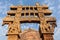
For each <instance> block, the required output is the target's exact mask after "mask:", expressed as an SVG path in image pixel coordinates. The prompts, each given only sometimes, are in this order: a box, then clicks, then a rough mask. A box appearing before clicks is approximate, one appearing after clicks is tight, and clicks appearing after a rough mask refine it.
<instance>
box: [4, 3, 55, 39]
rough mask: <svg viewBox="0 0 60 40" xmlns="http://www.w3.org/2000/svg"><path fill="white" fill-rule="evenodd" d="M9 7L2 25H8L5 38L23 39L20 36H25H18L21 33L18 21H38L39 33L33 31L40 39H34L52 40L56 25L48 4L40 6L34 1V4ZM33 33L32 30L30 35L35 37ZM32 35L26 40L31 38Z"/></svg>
mask: <svg viewBox="0 0 60 40" xmlns="http://www.w3.org/2000/svg"><path fill="white" fill-rule="evenodd" d="M10 9H11V10H10V11H8V12H7V16H6V17H5V18H4V19H3V25H5V24H8V25H9V26H8V33H7V36H8V39H7V40H23V39H21V38H25V37H22V36H20V34H21V33H22V32H21V28H20V27H21V26H20V23H22V22H38V23H39V24H40V25H39V32H38V33H39V34H38V33H37V32H35V33H37V34H38V35H39V36H40V39H39V38H37V39H35V40H54V39H53V34H54V33H53V32H54V28H55V27H56V19H55V17H52V16H50V15H51V14H52V12H51V11H50V10H49V9H48V6H46V5H42V6H41V5H40V4H39V3H36V6H11V7H10ZM27 31H28V30H27ZM28 33H29V32H27V33H26V35H27V34H28ZM35 33H34V31H32V35H34V36H35V37H36V36H37V35H36V34H35ZM24 35H25V34H23V36H24ZM29 35H31V33H29V34H28V35H27V36H28V37H30V36H29ZM34 36H31V39H26V40H33V38H34ZM39 36H38V37H39Z"/></svg>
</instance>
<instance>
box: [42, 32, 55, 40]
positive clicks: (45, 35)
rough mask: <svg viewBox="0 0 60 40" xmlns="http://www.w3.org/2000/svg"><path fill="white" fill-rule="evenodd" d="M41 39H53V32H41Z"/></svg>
mask: <svg viewBox="0 0 60 40" xmlns="http://www.w3.org/2000/svg"><path fill="white" fill-rule="evenodd" d="M43 40H54V39H53V33H44V34H43Z"/></svg>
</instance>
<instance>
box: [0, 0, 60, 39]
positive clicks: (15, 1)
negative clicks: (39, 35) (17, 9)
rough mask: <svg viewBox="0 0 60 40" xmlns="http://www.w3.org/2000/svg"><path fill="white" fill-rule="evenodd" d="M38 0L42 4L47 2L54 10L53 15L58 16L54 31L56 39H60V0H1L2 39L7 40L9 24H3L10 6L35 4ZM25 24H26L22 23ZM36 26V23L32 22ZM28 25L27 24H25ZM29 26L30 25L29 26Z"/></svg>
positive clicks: (0, 33) (0, 30) (0, 32)
mask: <svg viewBox="0 0 60 40" xmlns="http://www.w3.org/2000/svg"><path fill="white" fill-rule="evenodd" d="M36 2H39V3H40V5H43V4H46V5H48V6H49V9H50V10H52V15H51V16H54V17H56V20H57V22H56V23H57V27H56V28H55V31H54V40H60V35H59V34H60V0H0V40H7V37H6V36H5V34H6V33H7V30H8V29H7V27H8V25H5V26H1V25H2V21H3V18H4V17H5V16H6V15H7V11H8V10H9V7H10V6H12V5H31V6H32V5H35V3H36ZM22 25H23V26H24V24H22ZM36 25H38V24H35V28H36ZM32 26H34V24H32ZM25 27H26V26H25ZM27 28H28V27H27Z"/></svg>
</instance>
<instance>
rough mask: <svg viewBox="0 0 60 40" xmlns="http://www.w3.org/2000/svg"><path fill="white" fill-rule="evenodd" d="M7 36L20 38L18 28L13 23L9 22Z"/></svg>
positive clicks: (14, 39)
mask: <svg viewBox="0 0 60 40" xmlns="http://www.w3.org/2000/svg"><path fill="white" fill-rule="evenodd" d="M7 36H8V39H7V40H18V33H17V30H16V28H14V27H13V26H12V23H9V27H8V33H7Z"/></svg>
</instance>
